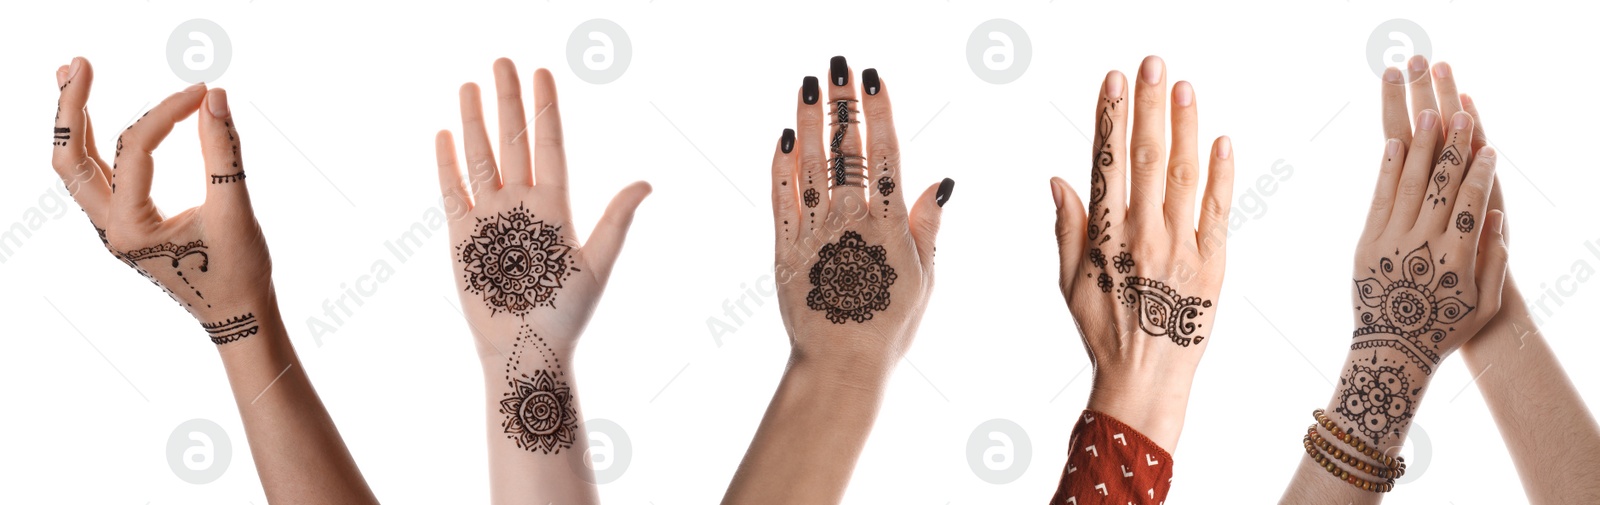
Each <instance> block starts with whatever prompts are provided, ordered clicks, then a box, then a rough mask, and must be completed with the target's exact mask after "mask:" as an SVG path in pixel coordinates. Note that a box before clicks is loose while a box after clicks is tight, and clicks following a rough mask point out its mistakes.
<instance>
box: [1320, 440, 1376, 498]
mask: <svg viewBox="0 0 1600 505" xmlns="http://www.w3.org/2000/svg"><path fill="white" fill-rule="evenodd" d="M1304 442H1305V446H1306V454H1307V455H1309V456H1311V460H1312V461H1315V462H1316V463H1317V466H1320V467H1322V469H1324V470H1327V471H1328V473H1331V474H1333V476H1334V477H1337V478H1338V479H1339V480H1342V481H1345V482H1348V483H1350V485H1352V486H1355V487H1357V488H1360V489H1361V490H1363V491H1368V492H1373V493H1387V492H1389V490H1391V489H1394V479H1388V480H1385V481H1383V482H1373V481H1370V480H1366V479H1363V478H1361V477H1358V476H1356V475H1354V474H1352V473H1350V472H1348V471H1346V470H1345V469H1343V468H1340V467H1339V465H1336V464H1334V463H1333V462H1332V461H1329V460H1328V458H1326V457H1324V456H1323V455H1322V453H1321V452H1318V451H1317V447H1316V446H1315V445H1312V443H1311V435H1310V434H1306V436H1305V439H1304Z"/></svg>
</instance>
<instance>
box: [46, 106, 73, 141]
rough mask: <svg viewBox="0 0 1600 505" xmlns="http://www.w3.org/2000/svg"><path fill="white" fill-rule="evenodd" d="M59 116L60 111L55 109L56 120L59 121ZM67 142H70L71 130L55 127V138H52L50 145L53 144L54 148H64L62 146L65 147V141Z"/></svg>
mask: <svg viewBox="0 0 1600 505" xmlns="http://www.w3.org/2000/svg"><path fill="white" fill-rule="evenodd" d="M60 116H61V111H60V109H59V108H57V111H56V119H61V117H60ZM68 140H72V129H71V128H67V127H62V126H57V127H56V133H55V136H54V137H52V139H51V143H52V144H55V146H56V147H64V146H66V145H67V141H68Z"/></svg>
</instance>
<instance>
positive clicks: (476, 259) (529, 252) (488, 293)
mask: <svg viewBox="0 0 1600 505" xmlns="http://www.w3.org/2000/svg"><path fill="white" fill-rule="evenodd" d="M456 251H457V252H458V253H459V254H460V256H459V257H460V261H461V264H462V275H463V276H464V277H465V279H466V281H467V291H469V292H471V293H473V294H478V295H482V296H483V301H484V303H485V304H486V305H488V307H489V315H491V316H493V315H494V314H496V313H499V312H509V313H511V314H512V315H515V316H517V317H523V316H526V315H527V314H528V312H529V311H531V310H533V309H534V308H535V307H546V306H548V307H554V306H555V301H556V294H557V292H558V291H559V290H560V289H561V287H562V282H563V281H565V280H566V279H567V276H569V275H571V272H577V271H579V270H578V268H577V266H576V265H577V257H576V256H575V255H572V254H570V253H571V252H572V246H570V245H567V244H566V243H565V242H563V241H562V238H561V227H560V226H554V225H551V224H548V223H545V222H544V221H538V220H535V219H534V217H533V215H532V214H531V213H529V212H528V210H527V209H526V208H524V207H523V206H522V205H520V204H519V205H517V207H516V208H514V209H511V210H509V211H506V212H501V213H500V214H498V215H495V216H490V217H481V218H478V226H477V229H476V230H475V231H473V232H472V235H471V236H470V237H468V238H467V240H465V241H463V242H462V243H461V245H459V246H457V247H456Z"/></svg>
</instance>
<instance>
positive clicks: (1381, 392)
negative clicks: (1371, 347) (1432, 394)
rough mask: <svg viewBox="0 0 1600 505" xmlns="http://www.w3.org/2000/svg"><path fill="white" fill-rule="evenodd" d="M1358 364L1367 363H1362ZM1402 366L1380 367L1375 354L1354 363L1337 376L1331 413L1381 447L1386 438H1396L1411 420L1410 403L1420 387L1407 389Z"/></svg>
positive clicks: (1409, 384) (1419, 390)
mask: <svg viewBox="0 0 1600 505" xmlns="http://www.w3.org/2000/svg"><path fill="white" fill-rule="evenodd" d="M1362 361H1366V362H1368V363H1367V364H1362ZM1405 368H1406V367H1405V365H1399V366H1387V365H1380V364H1379V361H1378V357H1377V354H1376V353H1374V354H1373V357H1372V359H1370V360H1357V361H1355V362H1353V363H1350V368H1349V369H1348V370H1346V371H1345V373H1344V375H1343V376H1341V377H1339V385H1340V386H1342V387H1343V388H1344V390H1343V391H1342V392H1341V393H1340V401H1339V406H1338V407H1337V408H1335V409H1334V410H1335V411H1336V412H1338V413H1340V414H1342V415H1344V417H1345V419H1348V420H1350V421H1352V422H1353V423H1354V424H1355V425H1356V429H1357V430H1359V431H1360V432H1361V434H1363V435H1366V436H1367V437H1368V438H1370V439H1371V440H1372V441H1373V442H1375V443H1378V444H1382V443H1384V439H1385V438H1387V437H1389V436H1391V435H1392V436H1395V437H1399V435H1400V432H1401V431H1402V430H1404V429H1405V426H1406V425H1407V424H1408V423H1409V422H1410V421H1411V416H1412V413H1413V409H1414V408H1415V404H1414V402H1413V401H1412V399H1413V398H1415V397H1416V396H1417V395H1418V394H1419V393H1421V392H1422V388H1421V387H1417V388H1416V389H1412V388H1411V381H1410V379H1407V378H1406V373H1405Z"/></svg>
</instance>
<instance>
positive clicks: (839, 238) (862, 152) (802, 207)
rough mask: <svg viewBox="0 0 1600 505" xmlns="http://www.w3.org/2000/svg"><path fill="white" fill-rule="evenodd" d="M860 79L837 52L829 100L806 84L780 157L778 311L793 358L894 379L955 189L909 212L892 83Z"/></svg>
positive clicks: (775, 174) (775, 171)
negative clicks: (844, 365) (891, 370)
mask: <svg viewBox="0 0 1600 505" xmlns="http://www.w3.org/2000/svg"><path fill="white" fill-rule="evenodd" d="M851 76H852V74H851V71H850V68H849V66H848V65H847V64H846V63H845V59H844V57H842V56H838V57H834V58H833V61H832V65H831V68H830V70H829V79H828V82H827V83H826V86H827V96H823V94H822V90H821V85H819V83H818V81H817V79H816V78H815V77H807V78H805V80H804V82H803V85H802V86H801V90H800V93H799V96H797V97H796V98H797V100H796V108H797V113H796V122H797V128H796V129H795V130H784V132H783V136H782V138H780V139H779V142H778V146H777V149H776V153H775V154H774V155H773V160H772V211H773V212H772V213H773V227H774V235H775V236H776V238H777V244H776V254H775V256H776V257H775V261H776V266H775V268H776V271H777V278H778V285H779V288H778V304H779V307H780V308H781V310H782V313H783V322H784V326H786V327H787V328H788V330H789V338H790V340H791V343H792V344H793V346H794V349H793V357H794V359H797V360H812V359H816V360H822V361H827V362H830V363H839V362H849V363H852V364H853V365H852V366H851V367H850V368H852V369H862V368H865V369H867V370H870V371H872V372H873V373H879V374H886V373H887V370H888V369H889V368H891V367H892V365H893V363H894V362H895V361H896V360H898V359H899V358H900V356H901V355H903V354H904V353H905V352H906V349H907V348H908V347H909V346H910V345H911V339H912V337H913V335H915V334H916V329H917V324H918V323H919V322H920V321H921V319H922V312H923V310H924V309H925V308H926V307H927V302H928V295H929V293H931V292H932V288H933V255H934V237H935V235H937V234H938V231H939V215H940V211H941V208H942V206H943V205H944V203H945V201H946V200H947V199H949V198H950V194H951V191H952V190H953V189H954V187H955V182H954V181H952V180H950V179H945V180H944V181H943V182H941V183H940V184H935V185H932V186H929V187H928V188H927V189H926V190H924V191H922V192H921V194H920V196H918V197H917V198H916V200H915V202H914V203H913V204H912V207H911V209H910V211H909V212H907V209H906V201H905V196H906V189H907V188H906V185H905V182H904V181H903V180H902V178H901V168H902V167H901V159H900V145H899V141H898V140H897V139H896V137H895V131H894V114H893V112H892V111H891V109H890V106H889V90H888V87H887V83H886V82H885V81H884V80H883V79H882V78H880V77H879V76H878V72H877V70H876V69H867V70H866V71H864V72H862V73H861V82H860V83H859V84H860V86H861V87H860V89H859V90H858V89H857V84H858V83H856V82H852V79H851ZM863 118H865V120H863ZM863 127H864V128H865V130H866V132H865V139H866V143H865V145H864V146H863V141H862V138H863V132H862V130H863ZM855 365H860V366H859V367H858V366H855Z"/></svg>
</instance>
